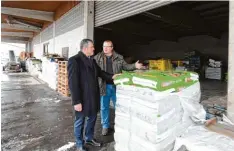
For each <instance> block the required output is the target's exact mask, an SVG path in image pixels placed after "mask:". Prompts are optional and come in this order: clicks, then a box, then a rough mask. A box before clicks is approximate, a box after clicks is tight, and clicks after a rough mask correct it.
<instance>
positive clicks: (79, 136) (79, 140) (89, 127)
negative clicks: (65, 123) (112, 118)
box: [74, 112, 97, 148]
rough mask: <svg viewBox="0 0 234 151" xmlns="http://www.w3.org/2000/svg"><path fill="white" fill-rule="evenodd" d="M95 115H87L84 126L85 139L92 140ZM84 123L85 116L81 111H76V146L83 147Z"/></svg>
mask: <svg viewBox="0 0 234 151" xmlns="http://www.w3.org/2000/svg"><path fill="white" fill-rule="evenodd" d="M96 119H97V115H93V116H89V117H88V119H87V122H86V128H85V141H90V140H93V136H94V127H95V123H96ZM84 124H85V116H84V115H83V113H82V112H76V119H75V123H74V132H75V138H76V146H77V147H78V148H79V147H83V145H84V141H83V140H84V139H83V131H84Z"/></svg>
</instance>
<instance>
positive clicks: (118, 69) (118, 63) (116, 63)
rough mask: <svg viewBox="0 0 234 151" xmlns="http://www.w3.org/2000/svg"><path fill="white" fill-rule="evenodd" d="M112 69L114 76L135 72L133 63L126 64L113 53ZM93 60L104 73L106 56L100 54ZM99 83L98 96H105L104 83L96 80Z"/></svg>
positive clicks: (101, 80)
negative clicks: (124, 72) (123, 72)
mask: <svg viewBox="0 0 234 151" xmlns="http://www.w3.org/2000/svg"><path fill="white" fill-rule="evenodd" d="M112 58H113V60H112V68H113V72H114V74H118V73H122V71H123V70H125V71H132V70H135V69H136V67H135V63H133V64H128V63H126V62H125V60H124V58H123V56H122V55H120V54H118V53H117V52H115V51H114V52H113V55H112ZM94 59H95V60H96V62H97V64H98V65H99V67H100V68H101V69H102V70H104V71H106V56H105V54H104V53H103V51H102V52H100V53H98V54H97V55H96V56H95V57H94ZM98 82H99V87H100V94H101V95H102V96H104V95H106V81H105V80H103V79H101V78H99V80H98Z"/></svg>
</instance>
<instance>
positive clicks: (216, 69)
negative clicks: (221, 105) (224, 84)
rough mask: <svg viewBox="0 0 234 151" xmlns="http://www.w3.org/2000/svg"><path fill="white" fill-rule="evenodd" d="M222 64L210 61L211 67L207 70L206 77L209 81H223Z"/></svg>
mask: <svg viewBox="0 0 234 151" xmlns="http://www.w3.org/2000/svg"><path fill="white" fill-rule="evenodd" d="M221 66H222V62H221V61H215V60H213V59H209V67H207V68H206V71H205V75H206V78H207V79H216V80H221V79H222V69H221Z"/></svg>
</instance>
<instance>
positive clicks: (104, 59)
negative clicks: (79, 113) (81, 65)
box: [94, 40, 143, 136]
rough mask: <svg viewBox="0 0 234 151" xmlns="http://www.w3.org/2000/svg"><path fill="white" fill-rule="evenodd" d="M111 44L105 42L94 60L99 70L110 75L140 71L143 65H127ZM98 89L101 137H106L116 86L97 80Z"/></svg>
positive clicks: (110, 42) (107, 41) (111, 82)
mask: <svg viewBox="0 0 234 151" xmlns="http://www.w3.org/2000/svg"><path fill="white" fill-rule="evenodd" d="M113 48H114V47H113V43H112V41H110V40H106V41H104V43H103V51H102V52H100V53H98V54H97V55H96V56H95V57H94V58H95V60H96V62H97V64H98V65H99V66H100V68H101V69H102V70H104V71H106V72H107V73H110V74H119V73H122V70H126V71H132V70H135V69H141V68H142V67H143V65H142V64H141V63H139V61H137V62H136V63H134V64H127V63H126V62H125V61H124V58H123V56H122V55H120V54H118V53H117V52H115V51H114V49H113ZM99 87H100V94H101V123H102V135H104V136H105V135H107V134H108V132H109V128H110V123H109V106H110V100H112V102H113V104H114V107H115V103H116V86H115V85H114V83H113V80H109V81H105V80H102V79H101V78H99Z"/></svg>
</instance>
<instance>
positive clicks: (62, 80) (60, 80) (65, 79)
mask: <svg viewBox="0 0 234 151" xmlns="http://www.w3.org/2000/svg"><path fill="white" fill-rule="evenodd" d="M58 82H59V83H61V84H63V85H68V79H67V78H62V77H59V78H58Z"/></svg>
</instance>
